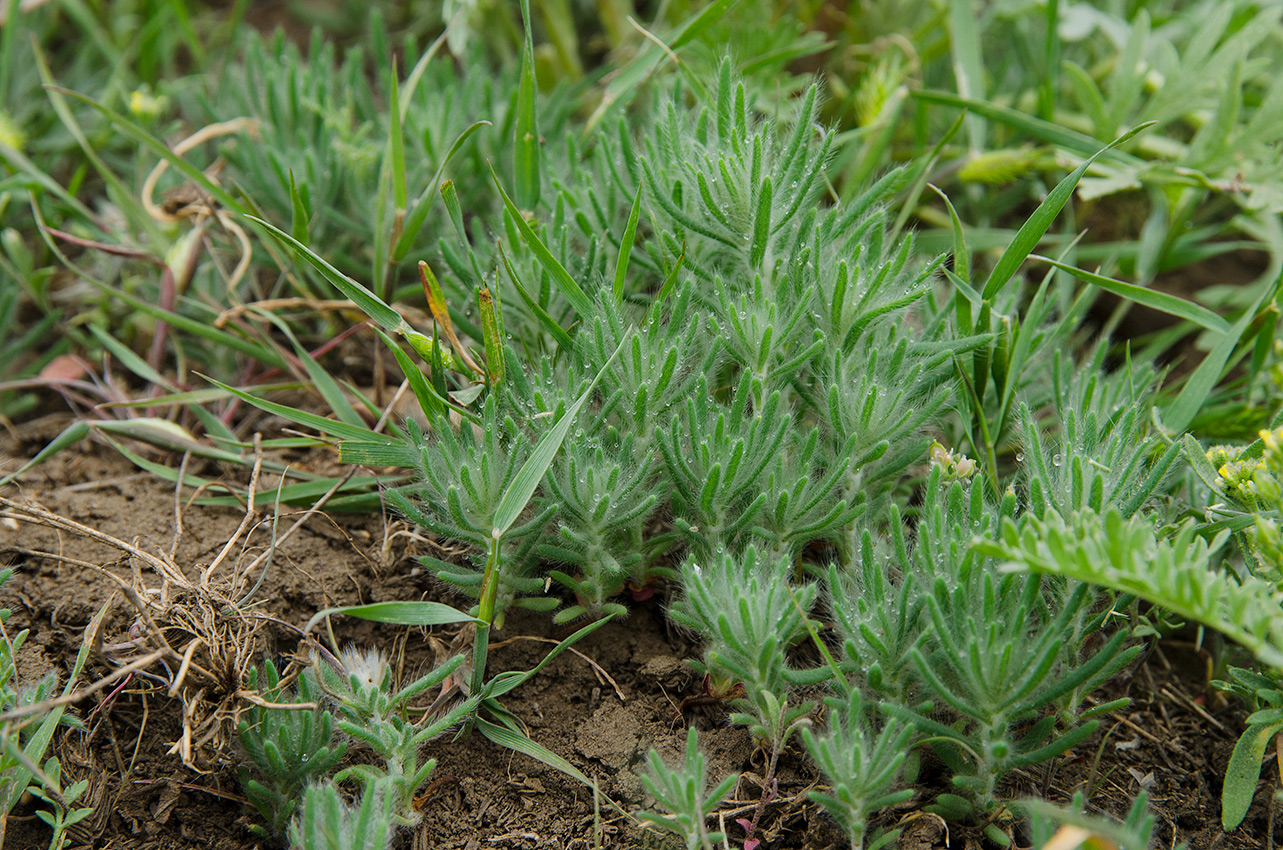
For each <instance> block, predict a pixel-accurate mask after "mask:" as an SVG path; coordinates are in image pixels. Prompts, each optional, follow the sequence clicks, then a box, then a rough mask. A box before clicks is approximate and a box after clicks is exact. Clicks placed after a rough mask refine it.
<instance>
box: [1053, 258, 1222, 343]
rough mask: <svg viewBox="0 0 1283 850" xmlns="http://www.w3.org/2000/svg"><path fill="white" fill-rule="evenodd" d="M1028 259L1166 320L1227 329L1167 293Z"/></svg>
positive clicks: (1201, 310) (1217, 319)
mask: <svg viewBox="0 0 1283 850" xmlns="http://www.w3.org/2000/svg"><path fill="white" fill-rule="evenodd" d="M1029 259H1031V260H1037V261H1038V262H1042V263H1047V264H1049V265H1052V266H1055V267H1056V268H1058V269H1060V270H1061V271H1065V272H1069V273H1070V274H1071V275H1073V276H1074V277H1076V278H1078V279H1079V280H1081V281H1083V282H1085V283H1090V284H1091V285H1093V286H1097V287H1100V288H1101V289H1103V290H1105V291H1107V292H1112V293H1114V294H1115V295H1118V296H1120V297H1122V298H1126V299H1128V300H1129V301H1134V302H1136V303H1137V304H1143V305H1145V306H1146V307H1151V308H1153V309H1155V310H1158V311H1159V312H1162V313H1166V314H1168V315H1169V316H1176V317H1177V318H1180V319H1187V320H1189V321H1191V322H1193V323H1194V324H1196V325H1199V326H1200V327H1204V328H1207V329H1208V330H1209V331H1215V332H1216V333H1225V332H1227V331H1228V330H1229V329H1230V323H1229V322H1227V321H1225V319H1223V318H1221V317H1220V316H1218V315H1217V314H1216V313H1213V312H1212V311H1211V310H1209V309H1207V308H1206V307H1204V306H1202V305H1201V304H1195V303H1194V302H1193V301H1187V300H1186V299H1184V298H1181V297H1179V296H1176V295H1171V294H1169V293H1166V292H1159V291H1158V290H1154V289H1149V288H1148V287H1144V286H1137V285H1136V284H1134V283H1126V282H1125V281H1121V280H1115V279H1114V278H1112V277H1105V276H1104V275H1099V274H1095V273H1094V272H1089V271H1086V270H1084V269H1080V268H1077V267H1075V266H1071V265H1069V264H1067V263H1062V262H1060V261H1059V260H1053V259H1051V258H1050V257H1044V256H1042V255H1040V254H1030V255H1029Z"/></svg>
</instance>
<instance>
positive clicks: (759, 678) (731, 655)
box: [669, 546, 831, 846]
mask: <svg viewBox="0 0 1283 850" xmlns="http://www.w3.org/2000/svg"><path fill="white" fill-rule="evenodd" d="M792 571H793V568H792V564H791V562H790V560H789V559H788V558H782V559H777V560H773V561H772V560H765V559H764V560H762V561H760V562H759V561H758V556H757V550H756V549H755V548H754V547H753V546H749V547H748V549H746V550H745V552H744V555H743V557H742V558H736V557H734V556H731V555H728V554H726V553H725V552H720V553H717V554H714V555H713V556H712V559H711V560H710V561H708V562H706V563H705V564H704V565H701V564H700V563H698V556H695V557H693V558H691V559H689V560H688V561H687V563H686V564H685V565H683V568H682V585H683V588H684V590H685V594H684V596H683V597H682V599H681V600H680V601H678V602H677V603H676V604H675V605H674V606H673V607H672V608H671V609H670V611H669V616H671V617H672V618H673V619H674V620H676V621H677V622H678V623H681V624H682V625H684V626H687V627H688V628H691V629H694V630H695V631H696V632H698V633H699V634H700V635H701V636H702V637H703V638H704V639H705V641H706V642H707V645H706V647H705V651H704V661H703V663H702V664H700V665H697V669H698V670H701V671H703V672H704V673H705V674H706V675H707V676H708V677H709V678H710V680H711V681H712V682H713V683H715V688H714V690H715V691H722V690H725V691H726V692H727V693H728V694H729V695H730V697H729V701H730V704H731V707H732V708H733V709H734V711H733V712H732V713H731V715H730V719H731V722H733V723H738V724H741V725H743V726H747V727H748V729H749V732H750V733H751V734H752V735H753V737H754V738H755V739H756V740H757V741H758V742H760V743H761V744H762V746H763V747H765V748H766V750H767V752H768V763H767V767H766V773H765V775H764V781H763V785H762V797H761V801H760V803H759V805H758V808H757V809H756V810H755V812H754V814H753V817H752V819H751V820H749V819H743V820H741V821H740V824H741V825H742V826H743V827H744V832H745V843H746V844H751V845H752V846H756V844H757V843H758V842H759V841H760V839H754V837H753V834H754V831H755V828H756V826H757V822H758V818H760V817H761V814H762V809H763V808H764V807H765V805H766V804H767V803H768V802H769V801H770V800H771V799H772V798H773V797H774V796H775V793H776V777H775V768H776V764H777V763H778V761H779V757H780V753H781V752H783V750H784V747H785V746H786V745H787V744H788V742H789V740H790V739H791V738H792V737H793V735H794V734H796V733H797V732H798V730H800V729H804V728H806V726H808V725H809V724H810V722H811V721H810V718H809V717H808V715H809V714H810V713H811V710H812V709H813V708H814V707H815V703H814V702H812V701H810V700H800V701H798V700H794V699H793V691H794V690H795V687H794V685H795V680H796V679H797V678H798V675H797V673H796V672H795V671H792V670H791V669H790V665H789V662H788V658H787V656H786V653H787V651H788V649H789V647H791V646H792V645H794V644H795V643H797V642H798V641H800V640H801V639H802V638H803V637H804V636H806V634H807V619H806V617H807V612H808V611H810V609H811V607H812V605H813V604H814V602H815V598H816V595H817V593H818V588H817V587H816V586H815V585H814V584H801V585H799V586H796V587H793V586H791V584H790V578H791V573H792ZM819 672H820V674H821V675H823V676H825V677H826V678H827V675H826V674H829V675H831V672H830V671H828V670H826V669H824V668H821V670H820V671H819Z"/></svg>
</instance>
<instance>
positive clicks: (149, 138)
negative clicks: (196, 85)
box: [48, 86, 245, 220]
mask: <svg viewBox="0 0 1283 850" xmlns="http://www.w3.org/2000/svg"><path fill="white" fill-rule="evenodd" d="M48 89H49V91H51V92H57V93H59V94H64V95H66V96H68V97H71V98H75V99H76V100H79V101H81V102H82V103H85V104H87V105H88V106H90V107H92V108H94V109H96V110H97V111H98V112H100V113H102V115H103V116H104V117H106V118H107V120H109V121H110V122H111V123H112V124H114V125H115V126H116V127H117V128H118V129H119V130H120V131H121V132H122V133H123V134H124V135H126V136H128V137H129V138H131V139H133V140H134V141H135V142H138V143H140V144H141V145H143V146H144V147H146V148H149V149H150V150H151V151H152V152H153V153H155V154H156V155H157V156H159V157H160V158H161V159H163V160H165V161H166V162H168V163H169V164H170V166H171V167H173V168H174V169H175V170H177V171H179V172H181V173H182V175H183V176H184V177H186V178H187V179H188V180H191V181H192V182H193V183H195V184H196V185H197V186H199V187H200V188H201V190H202V191H205V192H208V193H209V196H210V197H211V198H213V199H214V200H216V201H218V203H219V204H220V205H221V206H223V207H225V208H227V209H229V210H233V211H235V212H244V210H245V205H244V204H242V203H241V202H240V201H238V200H237V199H236V198H235V197H233V196H232V195H231V194H230V193H229V192H228V191H227V190H226V189H224V188H223V187H222V186H220V185H218V184H217V183H215V182H214V181H213V180H211V179H209V177H208V176H206V174H205V172H204V171H202V170H201V169H199V168H197V167H196V166H194V165H192V164H191V163H190V162H188V161H187V160H185V159H183V158H182V157H181V156H178V155H177V154H175V153H174V152H173V151H171V150H170V149H169V146H168V145H166V144H165V143H164V142H163V141H161V140H160V139H158V138H156V136H154V135H153V134H152V133H150V132H148V131H147V130H145V129H144V128H143V127H141V126H140V125H138V124H135V123H134V122H133V121H130V120H129V119H128V118H126V117H125V116H124V115H121V114H120V113H119V112H116V111H115V110H114V109H111V108H109V107H106V106H103V105H102V104H101V103H99V102H98V101H96V100H94V99H93V98H91V97H89V96H88V95H84V94H81V93H80V92H76V91H72V90H71V89H64V88H62V87H61V86H49V87H48ZM133 194H134V193H132V192H127V194H126V195H125V197H132V196H133ZM148 220H150V218H149V219H148Z"/></svg>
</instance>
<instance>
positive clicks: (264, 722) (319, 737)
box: [236, 659, 347, 837]
mask: <svg viewBox="0 0 1283 850" xmlns="http://www.w3.org/2000/svg"><path fill="white" fill-rule="evenodd" d="M296 681H297V683H298V686H297V689H296V690H295V691H293V692H291V691H288V690H286V689H285V688H284V687H283V686H282V685H281V678H280V674H279V673H278V672H277V670H276V665H274V664H273V663H272V661H271V660H270V659H268V660H267V661H266V662H265V663H264V665H263V669H262V672H261V673H260V672H259V671H258V670H251V671H250V674H249V688H250V689H251V690H255V691H258V694H259V696H260V697H261V699H262V700H263V701H264V702H265V703H268V704H269V705H270V706H271V707H266V706H261V705H257V704H256V705H253V706H251V707H250V708H249V709H247V710H246V711H245V712H244V714H243V715H242V720H241V722H240V725H239V726H238V727H237V730H236V735H237V738H238V740H239V741H240V744H241V747H242V748H243V749H244V750H245V754H246V755H247V756H248V757H249V760H250V762H251V763H252V764H253V766H254V773H251V772H250V771H249V770H248V769H246V768H242V769H241V771H240V780H241V787H242V788H243V789H244V790H245V796H246V797H247V798H249V801H250V804H251V805H253V806H254V808H256V809H258V812H259V814H260V815H262V816H263V820H264V821H266V822H267V829H266V830H264V829H263V828H262V827H258V826H257V825H256V826H255V827H254V828H255V829H256V830H260V831H262V832H264V833H265V834H266V833H270V834H271V835H275V836H277V837H283V836H284V835H285V834H286V830H287V828H288V826H289V823H290V821H291V820H292V819H293V818H294V814H295V812H297V811H298V807H299V805H300V803H301V801H302V794H303V789H304V786H306V785H307V784H308V783H309V782H313V781H316V780H318V779H322V778H325V777H327V776H328V775H329V774H330V773H331V772H333V770H334V768H335V766H337V765H338V763H339V761H340V760H341V759H342V758H343V753H344V752H345V751H346V749H347V746H346V744H344V743H342V742H339V741H335V739H334V738H335V736H334V718H333V716H332V715H331V714H330V713H329V712H328V711H325V710H324V709H323V708H321V707H320V706H319V704H318V703H319V701H320V699H321V696H322V692H321V690H320V689H319V687H318V686H317V683H316V675H315V673H313V672H312V671H311V670H310V669H305V670H303V671H301V672H300V673H299V675H298V678H297V680H296ZM308 703H311V704H312V705H311V706H310V707H309V706H308V705H307V704H308ZM292 705H298V706H300V707H299V708H293V707H292ZM255 774H257V775H255Z"/></svg>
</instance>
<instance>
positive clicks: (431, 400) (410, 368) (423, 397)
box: [374, 328, 449, 422]
mask: <svg viewBox="0 0 1283 850" xmlns="http://www.w3.org/2000/svg"><path fill="white" fill-rule="evenodd" d="M374 332H375V333H376V334H378V335H379V339H381V340H383V344H384V345H386V346H387V347H388V350H389V351H391V352H392V356H393V357H395V358H396V363H397V365H398V366H400V367H401V373H402V374H403V375H405V379H406V380H407V381H409V382H410V391H411V392H413V393H414V398H415V400H416V401H418V402H419V409H420V410H422V411H423V415H424V416H426V417H427V418H428V421H429V422H435V421H437V417H439V416H442V415H444V414H445V409H446V407H447V406H448V404H449V403H448V402H447V401H446V400H445V399H443V398H441V396H439V395H437V392H436V390H435V389H433V388H432V384H430V383H428V379H427V378H425V377H424V376H423V370H422V369H420V368H419V367H418V366H416V365H415V363H414V361H412V360H411V359H410V355H408V354H406V353H405V351H404V350H403V349H402V348H401V346H400V344H398V343H397V341H396V340H394V339H393V338H392V337H390V336H388V335H387V334H386V333H384V332H383V330H382V329H380V328H375V329H374Z"/></svg>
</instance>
